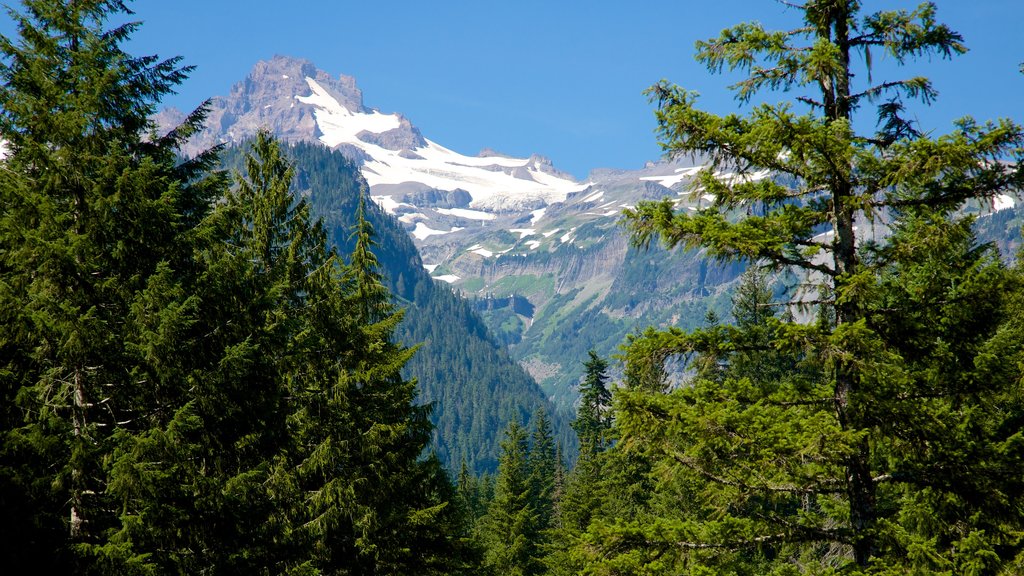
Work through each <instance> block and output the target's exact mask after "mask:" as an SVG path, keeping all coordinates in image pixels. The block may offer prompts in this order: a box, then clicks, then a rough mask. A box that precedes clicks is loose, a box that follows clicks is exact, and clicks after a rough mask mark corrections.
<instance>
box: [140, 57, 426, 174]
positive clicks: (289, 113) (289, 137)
mask: <svg viewBox="0 0 1024 576" xmlns="http://www.w3.org/2000/svg"><path fill="white" fill-rule="evenodd" d="M306 78H312V79H313V80H315V81H316V82H317V84H319V85H320V86H321V87H323V89H324V90H326V91H327V92H328V93H329V94H330V95H331V96H332V97H333V98H335V99H336V100H337V101H338V102H339V103H341V104H342V105H343V106H345V107H346V108H348V109H349V110H351V111H352V112H367V110H366V108H364V107H363V93H362V91H360V90H359V88H358V87H357V86H356V80H355V78H352V77H351V76H344V75H342V76H339V77H337V78H334V77H332V76H330V75H329V74H327V73H326V72H324V71H322V70H317V68H316V66H314V65H313V63H312V62H310V61H309V60H303V59H298V58H290V57H287V56H275V57H273V58H272V59H270V60H265V61H262V62H257V63H256V65H255V66H254V67H253V69H252V71H251V72H249V75H248V76H247V77H246V78H245V80H242V81H241V82H239V83H237V84H235V85H234V86H233V87H232V88H231V93H230V94H228V95H227V96H220V97H216V98H214V99H212V101H211V103H210V114H209V116H208V118H207V123H206V128H205V129H204V130H203V131H202V132H200V133H199V134H197V135H196V136H195V137H194V138H193V139H192V140H191V141H190V142H189V143H188V145H187V146H186V147H185V149H184V150H183V152H185V153H186V154H188V155H194V154H196V153H198V152H200V151H202V150H205V149H207V148H210V147H211V146H215V145H217V144H220V143H225V142H226V143H237V142H240V141H242V140H244V139H245V138H248V137H251V136H252V135H254V134H255V133H256V131H257V130H259V129H260V128H265V129H268V130H270V131H271V132H273V133H274V134H275V135H276V136H277V137H278V138H280V139H281V140H284V141H286V142H296V141H316V140H317V139H318V138H319V137H320V135H321V134H320V133H319V129H318V128H317V125H316V117H315V116H314V112H315V107H314V106H312V105H310V104H305V103H303V102H300V101H299V100H298V99H297V98H296V97H297V96H308V95H309V94H311V93H312V90H311V89H310V87H309V84H308V83H307V82H306ZM182 118H184V115H183V114H182V113H181V112H179V111H177V110H173V109H172V110H165V111H163V112H161V113H160V114H159V115H157V117H156V121H157V124H158V126H160V127H161V129H163V130H165V131H166V130H169V129H171V128H173V127H174V126H175V125H176V124H177V123H178V122H180V121H181V119H182ZM403 127H404V126H403ZM399 130H401V129H399ZM396 131H398V130H396ZM408 131H409V132H414V133H415V134H414V135H413V136H406V135H402V136H399V135H395V136H393V137H392V138H391V139H392V140H394V141H397V140H399V139H400V138H401V137H404V138H405V140H407V141H414V140H415V138H416V136H418V135H419V132H418V131H415V128H412V126H411V124H410V125H409V127H408ZM419 138H420V139H422V136H419ZM349 155H351V156H353V159H359V158H356V157H357V156H358V154H349Z"/></svg>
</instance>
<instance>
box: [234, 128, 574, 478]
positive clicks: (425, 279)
mask: <svg viewBox="0 0 1024 576" xmlns="http://www.w3.org/2000/svg"><path fill="white" fill-rule="evenodd" d="M286 151H287V154H288V157H289V158H290V160H291V161H292V162H293V163H294V167H295V187H296V190H297V193H298V194H300V195H301V196H303V197H304V198H305V200H306V201H307V202H309V205H310V209H311V212H312V214H313V215H314V216H315V217H317V218H321V219H322V220H323V224H324V227H325V229H326V231H327V235H328V241H329V242H330V243H331V244H332V245H333V246H335V247H336V248H337V249H338V250H339V252H340V253H341V254H348V253H350V252H351V250H352V248H353V247H354V244H353V242H354V237H353V235H352V231H353V230H354V226H355V222H356V220H355V215H356V207H357V205H358V201H359V197H360V191H361V190H365V189H366V187H365V182H364V181H363V179H362V176H361V175H360V173H359V169H358V168H357V167H356V166H355V165H354V164H353V163H352V162H351V161H350V160H348V159H347V158H346V157H345V156H344V155H343V154H342V153H340V152H338V151H332V150H330V149H328V148H326V147H324V146H321V145H319V144H315V143H309V142H297V143H295V144H293V145H292V146H289V147H288V148H287V149H286ZM223 156H224V159H223V161H224V163H225V165H227V166H236V165H238V161H239V159H240V158H241V149H239V148H229V149H227V150H225V152H224V155H223ZM366 218H367V220H368V221H369V222H370V223H371V224H372V225H373V226H374V230H375V231H376V233H377V245H376V246H375V247H374V253H375V254H376V255H377V258H378V260H379V262H380V264H381V268H382V271H383V278H384V281H385V282H386V283H387V285H388V287H389V289H390V290H391V292H392V294H393V295H394V296H395V298H396V302H397V303H398V304H399V305H401V306H403V307H405V308H406V312H405V316H404V319H403V322H402V323H401V324H400V325H399V327H398V329H397V330H396V332H395V335H396V337H397V338H398V339H399V340H400V341H402V342H404V343H405V344H407V345H418V346H419V347H418V349H417V353H416V354H415V355H414V356H413V357H412V358H411V359H410V360H409V362H408V363H407V364H406V367H405V374H406V375H408V376H409V377H410V378H415V379H416V380H417V382H418V383H419V396H418V401H420V402H424V403H428V404H431V406H432V410H431V421H432V422H433V423H434V425H435V427H434V432H433V443H432V448H433V449H434V450H436V452H437V454H438V457H439V458H440V459H441V461H442V462H444V463H445V464H447V465H448V466H449V468H451V469H455V468H456V467H457V466H458V465H459V463H460V462H462V461H466V462H467V463H468V465H469V466H470V468H471V469H473V470H475V471H477V472H489V471H493V470H494V469H495V466H496V465H497V458H498V444H499V442H500V434H501V431H502V430H503V429H504V427H505V425H506V424H507V423H508V422H509V421H512V420H515V421H518V422H526V421H527V420H528V419H529V418H530V417H531V415H532V414H534V413H535V412H536V410H537V409H538V408H544V409H545V411H546V412H548V413H549V414H552V419H553V422H554V429H555V433H556V437H557V438H558V440H559V441H560V442H561V443H562V444H563V445H564V447H565V448H566V450H572V449H573V447H574V438H573V436H572V434H571V431H570V430H569V428H568V426H567V425H566V423H565V419H564V417H562V415H561V414H559V413H558V412H557V411H556V410H555V409H554V408H553V407H552V406H551V404H550V403H549V402H548V401H547V400H546V398H545V397H544V394H543V393H542V392H541V390H540V388H539V387H538V386H537V385H536V383H535V382H534V381H533V379H532V378H531V377H530V376H529V375H528V374H527V373H526V372H525V371H524V370H523V369H522V368H520V367H519V365H518V364H516V363H515V361H514V360H512V359H511V358H510V357H509V355H508V353H507V352H506V351H505V349H504V348H503V347H502V346H500V345H498V344H497V343H496V342H495V341H494V340H493V338H492V337H491V336H490V334H489V333H488V330H487V328H486V326H485V325H484V324H483V322H482V321H481V320H480V318H479V316H478V315H477V313H476V312H474V310H473V309H472V306H471V304H470V303H469V302H467V301H465V300H464V299H463V298H461V297H460V296H458V295H456V294H455V293H453V292H452V290H451V289H450V288H449V287H448V286H447V285H446V284H443V283H438V282H436V281H434V280H433V279H431V277H430V275H429V273H428V272H427V271H426V270H425V269H424V268H423V263H422V261H421V259H420V257H419V253H418V252H417V250H416V247H415V245H414V244H413V242H412V240H411V239H410V237H409V235H408V234H407V233H406V232H405V230H404V229H403V228H402V227H401V225H400V223H399V222H398V221H397V220H395V218H394V217H393V216H391V215H389V214H386V213H385V212H384V211H383V210H381V209H380V208H379V207H377V206H376V205H375V204H369V205H367V206H366Z"/></svg>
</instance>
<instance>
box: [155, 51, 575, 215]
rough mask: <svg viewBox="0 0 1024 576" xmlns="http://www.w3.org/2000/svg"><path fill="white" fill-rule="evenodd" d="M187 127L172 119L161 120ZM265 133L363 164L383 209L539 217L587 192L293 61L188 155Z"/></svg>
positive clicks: (259, 84)
mask: <svg viewBox="0 0 1024 576" xmlns="http://www.w3.org/2000/svg"><path fill="white" fill-rule="evenodd" d="M180 118H181V115H180V113H176V112H165V113H164V114H163V115H162V116H161V118H160V120H161V122H162V123H164V124H170V123H172V122H174V121H175V120H178V119H180ZM261 127H266V128H269V129H270V130H271V131H272V132H274V133H275V134H276V135H277V136H278V137H279V138H281V139H283V140H286V141H295V140H316V141H319V142H321V143H323V144H324V145H326V146H328V147H330V148H332V149H336V150H341V151H342V152H344V153H345V154H346V155H347V156H349V157H350V158H352V159H353V160H355V161H357V162H359V163H360V164H361V166H362V172H363V175H364V177H365V178H366V181H367V183H368V184H369V185H370V189H371V193H372V195H373V196H374V197H375V199H376V200H377V201H378V202H380V203H381V204H382V205H384V206H394V205H397V204H400V203H406V204H408V202H406V201H405V200H404V198H405V197H406V196H407V195H409V194H412V195H413V196H417V195H418V196H417V197H419V198H424V197H435V196H437V194H440V195H442V196H446V197H447V196H452V195H453V194H454V196H452V198H456V199H457V200H458V201H457V202H456V204H458V206H455V207H458V208H471V209H475V210H484V211H487V212H490V213H497V212H507V211H513V210H520V209H524V208H530V209H535V208H537V207H540V206H544V205H547V204H549V203H551V202H557V201H561V200H564V199H565V198H566V197H567V196H568V195H569V194H571V193H573V192H577V191H580V190H582V189H584V188H585V187H586V185H584V184H580V183H578V182H576V181H575V180H573V179H572V178H571V177H570V176H568V175H565V174H562V173H560V172H558V171H556V170H555V169H554V168H553V167H552V166H551V162H550V161H548V160H546V159H545V158H543V157H540V156H532V157H530V158H511V157H508V156H503V155H500V154H497V153H495V152H491V151H485V152H483V153H481V154H480V155H478V156H466V155H463V154H460V153H458V152H455V151H453V150H450V149H448V148H445V147H444V146H442V145H440V144H438V143H436V142H432V141H430V140H428V139H426V138H424V137H423V136H422V135H421V134H420V131H419V130H418V129H417V128H416V127H414V126H413V125H412V123H411V122H410V121H409V120H408V119H407V118H405V117H404V116H402V115H401V114H385V113H382V112H380V111H377V110H374V109H371V108H367V107H366V106H364V104H363V96H362V92H361V91H360V90H359V89H358V88H357V87H356V83H355V79H354V78H351V77H349V76H344V75H342V76H340V77H338V78H333V77H331V76H330V75H329V74H327V73H326V72H323V71H321V70H317V69H316V67H315V66H314V65H313V64H312V63H311V62H309V61H306V60H298V59H294V58H288V57H284V56H276V57H274V58H273V59H271V60H269V61H264V62H260V63H258V64H257V65H256V66H255V67H254V68H253V70H252V72H250V74H249V76H248V77H247V78H246V79H245V80H244V81H242V82H240V83H238V84H236V85H235V86H234V87H233V88H232V90H231V94H230V95H229V96H227V97H223V98H215V99H214V100H213V102H212V110H211V114H210V117H209V122H208V127H207V129H206V130H205V131H204V132H203V134H202V135H200V137H199V138H197V139H195V140H193V141H192V142H191V143H190V145H189V147H188V149H187V150H186V152H191V153H195V152H197V151H199V150H201V149H203V148H205V147H209V146H211V145H214V144H217V143H220V142H229V143H233V142H239V141H241V140H243V139H244V138H247V137H249V136H252V135H253V134H254V133H255V132H256V130H257V129H259V128H261ZM424 192H434V193H435V194H434V196H430V195H429V194H428V195H427V196H423V193H424ZM449 203H450V202H449Z"/></svg>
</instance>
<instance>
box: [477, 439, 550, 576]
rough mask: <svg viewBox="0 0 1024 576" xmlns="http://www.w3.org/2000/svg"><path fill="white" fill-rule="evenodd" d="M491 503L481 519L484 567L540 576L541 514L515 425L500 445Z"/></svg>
mask: <svg viewBox="0 0 1024 576" xmlns="http://www.w3.org/2000/svg"><path fill="white" fill-rule="evenodd" d="M501 449H502V453H501V458H500V460H499V464H498V476H497V478H496V479H495V484H494V499H493V500H492V501H491V504H490V506H489V508H488V512H487V517H486V518H485V519H484V526H483V533H484V534H483V537H484V544H485V546H486V550H487V551H486V553H485V557H484V564H485V566H486V567H487V568H488V569H489V570H490V571H491V572H492V573H494V574H512V575H527V574H539V573H540V571H541V566H540V565H539V564H538V562H537V542H538V538H539V537H540V530H539V523H540V513H539V512H538V511H537V509H536V508H535V501H534V498H533V486H532V484H533V483H532V482H531V474H530V461H529V455H530V448H529V443H528V441H527V436H526V431H525V430H524V429H523V427H522V426H520V425H519V424H518V423H516V422H515V421H512V422H510V423H509V425H508V428H507V429H506V430H505V440H504V441H503V442H502V444H501Z"/></svg>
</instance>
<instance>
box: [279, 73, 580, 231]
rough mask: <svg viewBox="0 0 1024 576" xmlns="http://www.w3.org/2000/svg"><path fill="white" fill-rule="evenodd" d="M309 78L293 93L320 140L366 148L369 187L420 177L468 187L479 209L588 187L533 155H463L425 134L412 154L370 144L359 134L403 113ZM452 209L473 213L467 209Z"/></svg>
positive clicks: (380, 130) (544, 199)
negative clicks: (339, 94) (353, 103)
mask: <svg viewBox="0 0 1024 576" xmlns="http://www.w3.org/2000/svg"><path fill="white" fill-rule="evenodd" d="M306 84H307V85H308V86H309V88H310V90H311V91H312V93H311V94H309V95H306V96H295V98H296V99H297V100H298V101H299V102H302V103H305V104H309V105H311V106H313V107H314V112H313V116H314V118H315V119H316V123H317V127H319V129H320V132H321V136H320V141H321V142H323V143H324V144H326V145H327V146H330V147H331V148H335V147H338V146H340V145H342V144H345V145H350V146H354V147H356V148H358V149H359V150H361V151H363V152H364V153H366V155H367V156H368V157H369V159H368V160H366V161H365V162H364V164H363V176H364V177H365V178H366V181H367V183H368V184H369V185H370V188H371V189H372V188H373V187H374V186H378V185H381V184H403V183H407V182H418V183H421V184H425V185H427V186H429V187H431V188H436V189H438V190H445V191H453V190H456V189H459V188H461V189H463V190H465V191H467V192H469V194H470V196H472V198H473V200H472V202H471V203H470V206H471V207H472V208H475V209H477V212H479V211H480V210H490V211H502V210H515V209H518V208H522V207H524V206H529V205H535V204H536V203H538V202H541V203H545V204H550V203H552V202H561V201H564V200H565V199H566V197H567V196H568V195H569V194H571V193H573V192H579V191H581V190H584V189H586V187H587V185H586V184H580V183H578V182H576V181H574V180H572V179H569V178H563V177H560V176H558V175H555V174H550V173H549V172H546V171H545V170H544V165H543V164H542V163H541V162H540V161H538V160H536V159H532V158H531V159H522V158H509V157H506V156H497V155H485V156H465V155H463V154H459V153H458V152H455V151H453V150H449V149H448V148H445V147H444V146H441V145H440V144H437V143H436V142H432V141H430V140H425V142H426V146H420V147H419V148H415V149H413V150H411V152H413V154H408V153H406V154H403V153H402V152H410V151H403V150H389V149H387V148H384V147H382V146H378V145H376V144H371V143H369V142H366V141H364V140H361V139H360V138H359V134H362V133H364V132H367V133H371V134H384V133H387V132H389V131H391V130H396V129H399V128H402V120H401V117H400V116H399V115H397V114H382V113H380V112H377V111H375V110H374V111H371V112H362V111H352V110H349V109H348V108H346V107H345V106H344V105H343V104H341V103H340V102H338V101H337V100H336V99H335V98H334V97H333V96H331V95H330V93H329V92H328V91H327V90H326V89H325V88H324V87H323V86H321V85H320V84H318V83H317V82H316V80H314V79H312V78H306ZM378 198H382V197H381V196H375V197H374V200H378ZM378 202H380V201H379V200H378ZM382 206H384V205H383V204H382ZM384 207H385V209H387V208H388V206H384ZM451 210H453V211H454V210H457V209H451ZM389 212H393V209H392V210H389ZM453 215H457V216H461V217H464V218H473V216H472V215H470V214H469V213H466V214H453ZM477 219H483V218H477Z"/></svg>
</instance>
